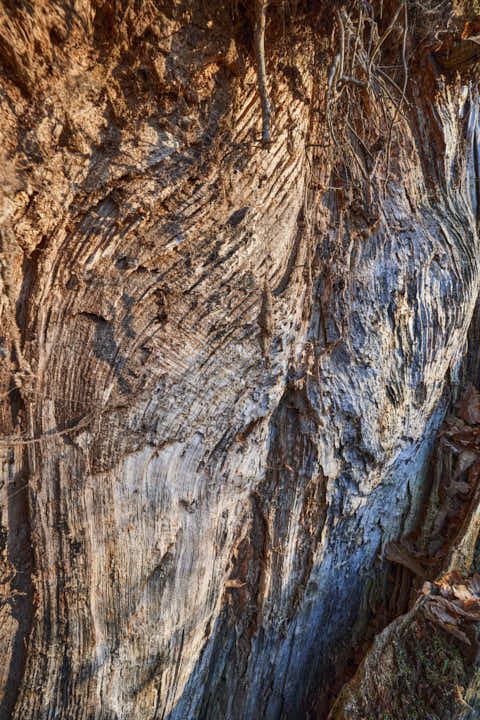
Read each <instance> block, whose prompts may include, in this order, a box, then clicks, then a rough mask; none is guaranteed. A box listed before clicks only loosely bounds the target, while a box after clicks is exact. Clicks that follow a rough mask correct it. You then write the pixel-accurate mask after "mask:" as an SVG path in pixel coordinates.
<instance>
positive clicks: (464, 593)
mask: <svg viewBox="0 0 480 720" xmlns="http://www.w3.org/2000/svg"><path fill="white" fill-rule="evenodd" d="M453 594H454V595H455V597H456V598H458V600H463V601H468V600H472V601H475V598H474V597H473V595H472V593H471V592H470V590H469V589H468V588H467V586H466V585H455V586H454V587H453Z"/></svg>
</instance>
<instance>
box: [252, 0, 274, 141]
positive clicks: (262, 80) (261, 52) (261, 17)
mask: <svg viewBox="0 0 480 720" xmlns="http://www.w3.org/2000/svg"><path fill="white" fill-rule="evenodd" d="M255 11H256V17H255V54H256V57H257V79H258V91H259V93H260V102H261V104H262V143H265V144H266V143H271V142H272V136H271V131H270V119H271V111H270V100H269V98H268V91H267V69H266V65H265V22H266V16H267V0H256V6H255Z"/></svg>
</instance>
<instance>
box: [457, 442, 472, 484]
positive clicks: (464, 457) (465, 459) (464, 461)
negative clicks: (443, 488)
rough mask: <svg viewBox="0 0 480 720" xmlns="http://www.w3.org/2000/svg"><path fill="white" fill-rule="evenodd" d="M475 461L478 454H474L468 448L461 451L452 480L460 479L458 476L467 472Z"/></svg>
mask: <svg viewBox="0 0 480 720" xmlns="http://www.w3.org/2000/svg"><path fill="white" fill-rule="evenodd" d="M476 460H478V454H477V453H476V452H474V451H473V450H471V449H470V448H469V449H466V450H462V452H461V453H460V454H459V456H458V459H457V468H456V470H455V475H454V476H453V479H454V480H455V479H456V478H458V477H460V475H461V474H462V473H464V472H465V470H468V468H469V467H471V466H472V465H473V463H474V462H475V461H476Z"/></svg>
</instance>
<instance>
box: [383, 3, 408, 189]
mask: <svg viewBox="0 0 480 720" xmlns="http://www.w3.org/2000/svg"><path fill="white" fill-rule="evenodd" d="M403 9H404V12H405V25H404V29H403V44H402V62H403V73H404V74H403V90H402V97H401V98H400V102H399V103H398V104H397V105H396V107H395V112H394V114H393V118H392V122H391V123H390V127H389V129H388V142H387V170H386V173H385V174H386V176H387V178H388V174H389V169H390V150H391V145H392V131H393V126H394V124H395V120H396V119H397V116H398V113H399V111H400V108H401V106H402V104H403V101H404V99H405V93H406V92H407V83H408V66H407V57H406V52H407V32H408V12H407V0H403Z"/></svg>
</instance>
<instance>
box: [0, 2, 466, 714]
mask: <svg viewBox="0 0 480 720" xmlns="http://www.w3.org/2000/svg"><path fill="white" fill-rule="evenodd" d="M137 5H138V6H137ZM238 5H239V7H236V9H235V3H233V4H232V8H229V7H225V5H224V4H223V3H220V2H218V3H217V2H212V3H202V2H200V1H199V2H186V0H185V2H175V3H172V2H161V1H160V2H155V3H153V2H152V3H149V2H144V3H140V4H137V3H133V2H127V1H125V2H122V3H120V2H119V3H113V2H108V1H103V0H102V1H100V0H98V1H96V2H90V1H89V0H72V2H58V3H57V2H55V1H54V0H49V2H46V3H42V4H40V3H38V4H37V3H33V4H32V5H30V4H28V3H25V4H22V3H20V4H18V5H15V6H14V4H13V3H12V4H9V3H5V4H4V6H3V7H2V9H1V15H0V59H1V61H2V64H3V69H2V72H1V73H0V132H1V139H2V148H3V152H4V172H3V175H4V182H3V185H2V189H1V202H2V205H1V207H0V219H1V241H2V247H1V259H0V270H1V276H0V313H1V328H2V330H1V337H0V390H1V393H2V405H1V415H0V424H1V431H2V437H1V438H0V457H1V463H2V465H1V468H2V470H1V473H2V475H1V485H0V493H1V497H2V504H1V516H0V523H1V528H0V547H1V549H2V558H1V562H2V564H1V566H0V568H1V573H2V578H3V581H2V582H3V584H2V585H1V591H2V595H1V596H0V616H1V620H0V628H1V629H0V647H1V648H2V656H3V657H4V658H5V662H4V664H3V665H2V669H1V671H0V687H2V689H3V696H2V699H1V704H0V717H2V718H3V717H5V718H10V717H11V718H15V719H17V720H20V719H22V720H23V719H25V718H29V719H32V720H36V719H38V720H39V719H40V718H41V719H42V720H47V719H49V720H50V719H53V718H56V719H59V718H65V719H67V718H68V719H71V718H78V719H82V720H83V719H85V720H87V719H88V720H114V719H116V720H120V719H122V720H123V719H125V720H126V719H127V718H128V719H129V720H130V719H131V720H144V719H145V718H152V719H153V718H157V719H162V720H167V718H168V720H180V719H182V720H184V719H186V718H205V719H206V718H208V720H216V719H218V720H220V718H222V719H223V718H231V719H232V720H235V719H237V718H238V719H240V718H251V719H252V720H253V719H255V718H266V719H268V720H273V719H278V718H302V717H307V713H308V712H310V711H312V712H313V711H314V712H315V713H316V716H317V717H319V718H325V717H326V716H327V713H328V709H329V706H330V701H331V699H332V694H335V693H336V692H338V690H339V689H340V686H341V684H342V682H343V680H344V679H345V676H346V674H348V671H349V667H350V666H352V667H353V665H352V663H354V662H357V661H358V657H357V656H356V655H355V650H356V651H357V654H358V653H360V652H362V651H363V648H364V642H365V637H366V628H367V625H368V623H369V621H370V620H371V618H372V616H373V615H375V613H376V612H377V605H378V603H380V602H383V603H384V604H385V603H386V604H388V593H389V592H390V591H391V587H390V585H389V581H388V571H389V569H390V568H391V563H390V561H389V560H388V558H387V557H385V555H384V553H385V549H386V547H387V545H388V543H390V542H391V541H392V540H398V538H400V537H401V536H403V535H406V534H408V533H409V532H410V531H411V530H412V529H413V528H415V527H417V525H418V523H419V517H420V515H421V513H422V508H423V506H424V501H425V483H426V480H427V478H428V472H427V470H428V457H429V454H430V452H431V450H432V447H433V443H434V438H435V433H436V431H437V428H438V426H439V424H440V422H441V421H442V419H443V415H444V413H445V410H446V408H447V406H448V404H449V402H450V400H451V398H452V397H453V398H456V396H457V394H458V390H457V388H458V386H459V384H461V383H463V382H464V380H465V377H464V374H462V373H464V369H465V364H462V359H463V357H464V354H465V350H466V339H467V331H468V329H469V326H470V322H471V318H472V313H473V311H474V308H475V304H476V301H477V297H478V291H479V260H480V252H479V244H478V235H477V231H478V218H479V216H480V202H479V197H480V196H479V192H478V177H479V175H480V171H479V158H480V126H479V125H478V113H479V97H478V88H477V85H476V82H475V78H474V75H472V77H470V75H469V71H470V69H471V64H468V63H467V65H468V71H467V70H465V69H462V72H461V73H459V74H457V75H456V76H453V75H452V74H448V73H450V68H449V67H447V65H448V62H450V64H451V65H452V64H453V65H454V66H455V67H456V65H455V63H454V57H455V56H454V51H455V49H456V48H457V47H460V39H458V37H457V36H458V35H459V34H458V33H457V36H455V35H454V34H452V37H453V38H455V37H457V40H458V42H457V41H455V42H457V45H455V42H454V40H452V46H451V47H450V48H447V49H446V48H445V46H444V45H442V48H441V49H439V48H437V49H438V52H439V55H438V58H435V57H434V56H433V55H432V54H430V53H431V51H432V50H435V46H433V45H431V46H428V47H427V48H426V49H424V52H423V55H422V54H421V53H420V51H419V52H418V53H417V54H416V55H415V56H414V55H412V56H411V57H412V59H411V66H410V77H409V91H408V104H403V105H402V107H401V108H400V110H401V112H399V113H398V117H396V118H395V113H393V112H392V115H393V116H394V119H395V123H394V124H393V123H392V126H391V127H389V125H388V123H386V122H385V123H384V124H383V126H382V125H381V121H378V123H380V124H378V123H377V124H375V123H374V121H373V120H372V126H371V128H372V130H371V133H370V136H369V143H368V144H365V143H366V140H365V137H366V136H363V139H362V141H361V142H358V143H357V144H355V141H352V143H351V147H352V148H353V150H354V153H355V157H353V156H349V157H350V160H348V161H347V162H345V160H344V161H343V162H342V161H341V158H339V157H338V152H337V150H335V145H334V143H333V141H332V140H331V139H330V140H329V139H328V138H329V134H328V117H327V115H328V112H327V108H326V106H325V105H324V104H323V100H324V98H325V96H326V95H327V93H328V92H329V91H328V71H329V68H331V66H332V62H333V59H334V57H335V53H336V52H337V49H338V46H337V43H338V29H337V30H336V29H335V28H336V26H335V25H334V23H335V14H334V13H333V9H332V8H329V7H328V8H324V7H322V6H323V4H321V5H322V6H320V4H319V6H318V7H316V6H315V4H314V3H304V6H302V7H299V8H297V12H298V14H297V15H295V13H293V14H291V15H290V14H289V15H288V16H287V15H284V16H283V17H284V20H285V23H286V25H285V27H286V28H287V29H286V30H285V31H284V33H283V34H282V30H281V27H282V23H281V18H282V14H281V12H280V10H279V8H276V7H274V8H272V12H271V16H270V25H268V23H267V33H266V40H265V45H266V52H267V56H268V57H267V64H266V68H267V75H268V82H269V85H270V87H269V88H268V91H269V95H270V102H271V106H272V108H273V111H272V112H273V123H272V140H273V141H272V143H271V144H268V145H264V144H262V143H261V142H259V134H260V129H261V127H262V110H261V108H262V103H261V101H260V98H259V96H258V82H257V72H256V67H255V47H256V46H255V43H254V41H253V36H252V32H253V29H254V26H255V20H254V18H255V15H254V4H253V3H252V4H251V5H249V4H248V3H245V4H241V3H239V4H238ZM377 5H380V4H379V3H378V4H376V3H373V6H374V10H375V12H377V11H379V8H377ZM384 5H385V7H384ZM373 6H372V7H373ZM387 6H388V7H387ZM395 7H396V5H395ZM409 7H410V6H409ZM382 8H383V11H384V12H385V16H384V19H383V20H379V23H380V25H379V27H380V30H382V27H383V28H385V27H386V25H387V24H388V23H387V19H386V18H387V15H388V11H389V10H393V5H392V7H390V4H389V3H387V2H386V3H385V4H383V3H382ZM232 12H233V16H232ZM235 13H236V14H235ZM232 17H234V18H235V19H234V20H232ZM379 17H380V16H379ZM382 22H383V26H382ZM462 26H463V25H462ZM347 30H348V27H347ZM412 32H413V31H412ZM404 36H405V37H406V36H407V28H405V32H404ZM408 37H409V38H410V40H409V42H410V41H411V42H412V43H413V35H411V36H410V35H409V36H408ZM392 38H393V39H392ZM392 38H390V41H391V44H390V45H389V47H390V48H394V49H395V48H396V49H398V48H401V46H402V33H401V32H396V33H394V34H393V36H392ZM474 44H475V43H474ZM382 52H383V50H382ZM412 52H413V51H412ZM441 52H443V53H444V54H443V55H441ZM459 52H460V51H459ZM462 58H464V55H462ZM472 58H473V59H474V55H469V63H471V62H472ZM462 61H463V60H462ZM385 62H386V60H385ZM442 62H443V63H444V65H443V66H442V64H441V63H442ZM442 67H444V68H446V69H445V70H444V72H445V73H447V74H442V72H443V71H442ZM400 78H401V76H400ZM347 90H348V93H350V95H349V98H350V100H351V101H354V102H355V103H357V104H358V105H359V106H360V105H361V104H362V107H364V108H365V112H366V113H370V114H371V117H372V118H374V117H380V116H381V113H382V103H385V99H383V100H382V99H379V100H378V105H377V106H375V98H374V97H373V99H372V94H371V93H370V95H369V96H368V97H367V95H365V94H363V95H362V93H363V90H362V88H361V87H360V86H359V87H358V88H357V87H356V86H355V85H354V84H351V87H349V88H348V89H347ZM392 92H394V91H393V90H392ZM395 92H396V91H395ZM344 97H345V95H344ZM396 97H397V104H398V97H399V96H398V95H396ZM342 102H343V100H342ZM392 104H393V103H392ZM337 106H338V108H339V110H340V111H341V110H342V107H343V106H342V105H341V102H340V98H339V99H338V103H337ZM334 122H335V128H334V129H335V131H336V132H337V133H338V135H339V137H340V134H341V117H340V114H339V115H338V116H335V117H334ZM378 128H380V129H381V130H382V133H380V134H379V133H378V132H377V130H378ZM367 130H368V128H367ZM358 132H360V131H359V130H358V127H357V134H358ZM390 136H391V142H390ZM351 138H353V136H351ZM387 138H388V142H387ZM329 143H330V145H329ZM362 143H363V147H362ZM387 150H388V153H387ZM347 181H348V182H347ZM472 338H473V341H474V342H477V341H478V334H476V335H475V334H473V335H472ZM471 379H472V378H471ZM422 503H423V504H422ZM472 533H473V535H472V538H470V540H469V543H470V546H471V545H472V543H474V542H475V539H476V530H475V529H474V531H472ZM404 609H405V608H404ZM339 717H340V716H339ZM342 717H343V716H342Z"/></svg>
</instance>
